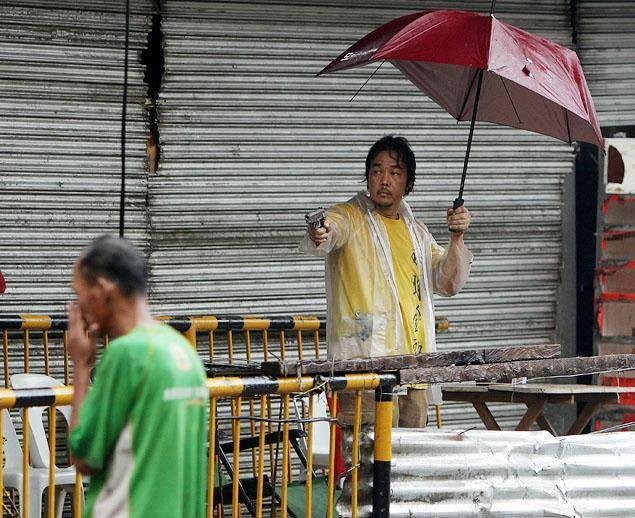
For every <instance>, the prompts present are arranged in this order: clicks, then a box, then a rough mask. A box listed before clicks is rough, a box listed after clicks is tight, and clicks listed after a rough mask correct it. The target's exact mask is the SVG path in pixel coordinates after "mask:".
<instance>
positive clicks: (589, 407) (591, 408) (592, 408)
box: [566, 401, 602, 435]
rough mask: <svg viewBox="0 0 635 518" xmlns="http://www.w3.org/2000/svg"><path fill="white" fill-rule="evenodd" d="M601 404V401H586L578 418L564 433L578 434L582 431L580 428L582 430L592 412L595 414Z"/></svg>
mask: <svg viewBox="0 0 635 518" xmlns="http://www.w3.org/2000/svg"><path fill="white" fill-rule="evenodd" d="M601 406H602V402H601V401H594V402H592V403H587V404H586V405H584V408H583V409H582V412H580V414H579V415H578V418H577V419H576V420H575V422H574V423H573V424H572V425H571V427H570V428H569V430H568V431H567V433H566V435H578V434H580V433H582V430H584V427H585V426H586V425H587V423H588V422H589V421H590V420H591V417H592V416H593V414H595V412H597V411H598V410H599V408H600V407H601Z"/></svg>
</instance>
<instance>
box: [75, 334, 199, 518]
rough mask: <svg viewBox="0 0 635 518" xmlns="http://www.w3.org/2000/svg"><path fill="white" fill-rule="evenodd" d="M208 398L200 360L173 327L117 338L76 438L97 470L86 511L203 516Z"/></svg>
mask: <svg viewBox="0 0 635 518" xmlns="http://www.w3.org/2000/svg"><path fill="white" fill-rule="evenodd" d="M207 400H208V392H207V389H206V385H205V372H204V370H203V366H202V364H201V361H200V359H199V358H198V356H197V355H196V352H195V351H194V350H193V348H192V347H191V346H190V345H189V343H188V342H187V341H186V340H185V339H184V338H183V337H182V336H181V335H180V334H179V333H177V332H176V331H174V330H173V329H172V328H170V327H168V326H166V325H164V324H160V325H156V326H150V327H137V328H135V329H134V330H133V331H131V332H130V333H128V334H127V335H125V336H121V337H119V338H117V339H116V340H113V341H112V342H111V343H110V345H109V346H108V347H107V349H106V350H105V351H104V353H103V355H102V357H101V360H100V361H99V363H98V364H97V368H96V371H95V379H94V382H93V386H92V388H91V389H90V390H89V392H88V394H87V395H86V399H85V400H84V402H83V403H82V406H81V408H80V410H79V423H78V425H77V426H76V427H75V429H74V430H73V431H72V432H71V435H70V439H69V443H70V449H71V452H72V453H73V455H75V456H76V457H77V458H78V459H81V460H82V461H83V462H85V463H86V464H87V465H88V466H90V467H91V468H93V469H95V470H96V473H95V474H94V475H92V476H91V480H90V486H89V489H88V491H87V493H86V504H85V509H84V516H85V517H93V516H94V517H99V518H104V517H109V516H117V517H119V516H121V517H124V516H131V517H145V516H152V517H155V518H160V517H166V518H174V517H177V516H178V517H182V518H190V517H191V518H198V517H202V516H204V514H205V487H206V454H205V441H206V438H207V420H206V407H207Z"/></svg>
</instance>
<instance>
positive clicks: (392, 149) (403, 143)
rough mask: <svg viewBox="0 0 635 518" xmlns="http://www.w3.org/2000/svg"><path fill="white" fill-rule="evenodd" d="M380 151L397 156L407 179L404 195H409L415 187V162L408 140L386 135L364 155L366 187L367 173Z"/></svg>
mask: <svg viewBox="0 0 635 518" xmlns="http://www.w3.org/2000/svg"><path fill="white" fill-rule="evenodd" d="M382 151H388V152H389V153H391V154H392V153H395V154H396V155H397V159H398V160H400V161H401V162H403V163H404V165H405V166H406V172H407V173H408V179H407V181H406V192H405V194H410V193H411V192H412V188H413V187H414V185H415V171H416V170H417V161H416V160H415V154H414V153H413V152H412V149H410V144H409V143H408V140H407V139H406V138H404V137H398V136H395V135H386V136H385V137H382V138H380V139H379V140H378V141H377V142H375V143H374V144H373V145H372V146H371V148H370V149H369V150H368V155H366V184H367V185H368V173H369V172H370V168H371V167H372V165H373V160H375V157H376V156H377V155H378V154H379V153H381V152H382Z"/></svg>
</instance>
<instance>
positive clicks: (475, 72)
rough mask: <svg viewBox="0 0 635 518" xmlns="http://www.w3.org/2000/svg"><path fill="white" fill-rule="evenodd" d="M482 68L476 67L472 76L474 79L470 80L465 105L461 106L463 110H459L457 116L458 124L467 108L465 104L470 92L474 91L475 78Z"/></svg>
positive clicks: (464, 100)
mask: <svg viewBox="0 0 635 518" xmlns="http://www.w3.org/2000/svg"><path fill="white" fill-rule="evenodd" d="M479 70H480V69H479V68H476V69H474V75H473V76H472V81H471V82H470V87H469V88H468V89H467V93H466V94H465V99H463V105H462V106H461V110H460V111H459V115H458V117H457V118H456V123H457V124H458V123H459V121H460V120H461V117H462V116H463V110H465V105H466V104H467V99H468V97H469V96H470V92H471V91H472V86H474V80H475V79H476V76H477V75H478V71H479Z"/></svg>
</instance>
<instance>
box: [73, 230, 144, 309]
mask: <svg viewBox="0 0 635 518" xmlns="http://www.w3.org/2000/svg"><path fill="white" fill-rule="evenodd" d="M77 267H78V271H79V272H80V274H81V275H82V276H83V277H84V279H86V280H87V281H88V282H90V283H93V282H95V281H96V280H97V278H98V277H105V278H106V279H108V280H110V281H113V282H114V283H115V284H117V286H118V288H119V289H120V290H121V293H122V294H123V295H124V296H126V297H131V296H133V295H145V294H146V293H147V291H148V262H147V261H146V258H145V257H144V256H143V255H142V254H141V252H139V250H137V249H136V248H135V247H134V246H133V245H132V243H130V242H129V241H127V240H126V239H122V238H119V237H115V236H111V235H109V234H104V235H103V236H100V237H98V238H96V239H95V240H93V241H92V242H91V243H90V245H88V246H87V247H86V248H85V249H84V251H83V252H82V255H81V256H80V257H79V260H78V261H77Z"/></svg>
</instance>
